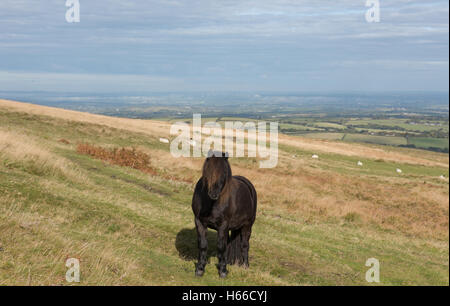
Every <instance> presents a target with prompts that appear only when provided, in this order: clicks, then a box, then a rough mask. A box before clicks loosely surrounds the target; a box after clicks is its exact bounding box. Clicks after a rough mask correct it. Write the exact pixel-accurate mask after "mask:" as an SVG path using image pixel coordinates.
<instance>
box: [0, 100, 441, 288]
mask: <svg viewBox="0 0 450 306" xmlns="http://www.w3.org/2000/svg"><path fill="white" fill-rule="evenodd" d="M168 134H169V125H168V123H164V122H159V121H144V120H131V119H119V118H109V117H104V116H96V115H91V114H84V113H77V112H72V111H65V110H59V109H52V108H47V107H40V106H35V105H29V104H22V103H15V102H10V101H4V100H0V285H24V284H31V285H58V284H62V285H67V284H68V283H67V282H66V281H65V273H66V270H67V268H66V267H65V260H66V258H69V257H77V258H80V260H81V284H84V285H368V283H367V282H366V281H365V273H366V271H367V269H368V267H366V266H365V262H366V260H367V259H368V258H371V257H375V258H377V259H379V261H380V266H381V274H380V275H381V277H380V278H381V283H380V285H448V284H449V223H448V220H449V200H448V196H449V185H448V174H449V169H448V155H445V154H439V153H433V152H425V151H420V150H413V149H401V148H390V147H381V146H377V145H360V144H353V143H342V142H340V143H337V142H333V141H328V140H313V139H307V138H301V137H289V136H285V135H280V146H279V148H280V158H279V163H278V166H277V167H276V168H274V169H259V168H258V163H257V160H256V159H254V158H246V159H231V160H230V161H231V166H232V170H233V172H234V173H235V174H240V175H245V176H247V177H248V178H250V179H251V180H252V182H254V184H255V187H256V190H257V192H258V199H259V203H258V205H259V210H258V214H257V219H256V223H255V226H254V231H253V235H252V238H251V243H250V269H248V270H245V269H242V268H239V267H234V266H232V267H230V273H229V276H228V277H227V278H226V279H219V277H218V275H217V269H216V267H215V263H217V259H216V258H215V255H216V250H215V249H216V247H215V243H216V238H215V232H214V231H210V233H209V242H210V248H209V252H208V253H209V256H210V264H209V265H208V266H207V268H206V269H207V270H206V273H205V275H204V277H203V278H196V277H195V276H194V263H195V262H196V259H195V258H196V256H197V248H196V234H195V230H194V223H193V214H192V211H191V207H190V202H191V196H192V192H193V186H194V183H195V181H196V180H197V179H198V178H199V177H200V168H201V165H202V163H203V159H194V158H189V159H187V158H184V159H183V158H181V159H175V158H173V157H172V156H171V155H170V153H169V146H168V144H163V143H160V142H159V137H169V135H168ZM79 143H88V144H91V145H95V146H97V147H102V148H105V149H113V148H122V147H126V148H132V147H134V148H136V150H139V151H140V152H144V153H146V154H148V156H150V167H151V171H141V170H138V169H133V168H131V167H126V166H119V165H114V164H112V163H110V162H107V161H102V160H99V159H96V158H93V157H91V156H89V155H85V154H80V153H78V152H77V145H78V144H79ZM312 154H318V155H319V156H320V158H319V159H318V160H313V159H311V155H312ZM358 161H362V162H363V166H358V165H357V162H358ZM397 168H400V169H402V170H403V173H402V174H398V173H397V172H396V171H395V170H396V169H397ZM441 175H444V176H445V179H442V178H440V176H441Z"/></svg>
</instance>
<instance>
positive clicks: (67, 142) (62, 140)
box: [58, 138, 70, 144]
mask: <svg viewBox="0 0 450 306" xmlns="http://www.w3.org/2000/svg"><path fill="white" fill-rule="evenodd" d="M58 141H59V142H60V143H63V144H70V141H68V140H67V139H64V138H61V139H60V140H58Z"/></svg>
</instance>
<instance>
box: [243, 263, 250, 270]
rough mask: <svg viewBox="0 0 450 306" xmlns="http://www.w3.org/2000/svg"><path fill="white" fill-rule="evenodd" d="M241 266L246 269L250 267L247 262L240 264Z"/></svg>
mask: <svg viewBox="0 0 450 306" xmlns="http://www.w3.org/2000/svg"><path fill="white" fill-rule="evenodd" d="M242 268H244V269H248V268H250V265H249V264H248V263H245V264H243V265H242Z"/></svg>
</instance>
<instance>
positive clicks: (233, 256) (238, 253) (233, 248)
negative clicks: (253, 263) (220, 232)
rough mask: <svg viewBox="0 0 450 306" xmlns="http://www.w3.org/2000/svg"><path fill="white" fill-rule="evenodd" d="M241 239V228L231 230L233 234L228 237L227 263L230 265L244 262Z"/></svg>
mask: <svg viewBox="0 0 450 306" xmlns="http://www.w3.org/2000/svg"><path fill="white" fill-rule="evenodd" d="M241 239H242V238H241V230H240V229H238V230H234V231H231V236H229V237H228V243H227V263H228V264H229V265H234V264H238V265H242V264H244V257H243V254H242V247H241V246H242V244H241Z"/></svg>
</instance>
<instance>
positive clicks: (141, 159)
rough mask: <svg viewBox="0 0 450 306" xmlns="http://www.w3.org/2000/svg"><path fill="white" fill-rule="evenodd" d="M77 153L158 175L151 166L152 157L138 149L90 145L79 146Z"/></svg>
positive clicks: (81, 144)
mask: <svg viewBox="0 0 450 306" xmlns="http://www.w3.org/2000/svg"><path fill="white" fill-rule="evenodd" d="M77 153H79V154H84V155H89V156H92V157H94V158H96V159H101V160H103V161H106V162H108V163H110V164H113V165H118V166H122V167H130V168H133V169H137V170H140V171H142V172H145V173H149V174H156V171H155V170H154V169H153V168H152V167H151V165H150V156H149V155H148V154H146V153H144V152H141V151H139V150H136V148H131V149H129V148H124V147H122V148H113V149H107V148H103V147H100V146H94V145H91V144H88V143H80V144H78V145H77Z"/></svg>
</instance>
